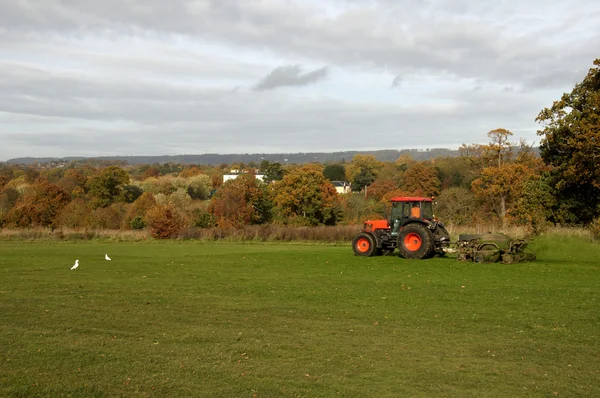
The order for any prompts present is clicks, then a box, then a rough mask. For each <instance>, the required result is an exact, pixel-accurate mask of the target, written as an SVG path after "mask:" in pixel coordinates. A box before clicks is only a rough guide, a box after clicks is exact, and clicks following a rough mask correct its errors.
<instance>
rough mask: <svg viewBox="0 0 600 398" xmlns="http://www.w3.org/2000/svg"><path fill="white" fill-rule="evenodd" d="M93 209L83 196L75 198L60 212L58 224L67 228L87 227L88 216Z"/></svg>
mask: <svg viewBox="0 0 600 398" xmlns="http://www.w3.org/2000/svg"><path fill="white" fill-rule="evenodd" d="M91 212H92V210H91V209H90V208H89V207H88V206H87V204H86V203H85V201H84V200H83V199H81V198H76V199H73V200H72V201H71V202H69V203H68V204H67V205H66V206H65V207H64V208H63V209H62V210H61V212H60V213H59V215H58V217H57V225H58V226H60V227H67V228H84V227H87V225H88V224H87V222H88V217H89V215H90V214H91Z"/></svg>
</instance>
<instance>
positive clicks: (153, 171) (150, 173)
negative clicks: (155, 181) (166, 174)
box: [140, 166, 160, 181]
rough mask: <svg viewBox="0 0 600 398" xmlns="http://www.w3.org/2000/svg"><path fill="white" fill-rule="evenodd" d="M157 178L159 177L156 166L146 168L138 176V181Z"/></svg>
mask: <svg viewBox="0 0 600 398" xmlns="http://www.w3.org/2000/svg"><path fill="white" fill-rule="evenodd" d="M158 176H160V170H159V168H158V167H156V166H148V167H147V168H146V169H145V170H144V171H142V174H140V180H141V181H144V180H145V179H147V178H151V177H154V178H157V177H158Z"/></svg>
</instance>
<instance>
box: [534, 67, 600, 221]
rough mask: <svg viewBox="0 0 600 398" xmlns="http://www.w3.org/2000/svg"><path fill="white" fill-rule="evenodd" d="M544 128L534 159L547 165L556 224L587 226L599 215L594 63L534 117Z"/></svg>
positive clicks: (598, 93)
mask: <svg viewBox="0 0 600 398" xmlns="http://www.w3.org/2000/svg"><path fill="white" fill-rule="evenodd" d="M536 121H537V122H539V123H541V124H543V125H544V128H543V129H542V130H539V131H538V135H541V136H542V137H543V138H542V140H541V144H540V154H541V157H542V159H543V160H544V162H545V163H546V164H548V165H550V166H552V171H551V182H550V185H551V186H553V187H554V195H555V197H556V200H557V207H559V208H562V209H563V210H562V212H561V213H562V215H557V217H555V221H559V222H565V221H567V222H569V221H570V222H590V221H591V220H592V219H593V218H594V217H597V216H598V215H600V167H598V165H599V164H600V58H599V59H596V60H595V61H594V67H592V68H591V69H590V70H589V72H588V74H587V76H585V78H584V79H583V81H582V82H581V83H578V84H576V85H575V87H574V88H573V90H572V91H571V92H570V93H565V94H563V96H562V97H561V99H560V100H558V101H555V102H554V103H553V104H552V106H551V107H550V108H545V109H543V110H542V111H541V112H540V113H539V115H538V116H537V118H536Z"/></svg>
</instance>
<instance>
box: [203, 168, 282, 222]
mask: <svg viewBox="0 0 600 398" xmlns="http://www.w3.org/2000/svg"><path fill="white" fill-rule="evenodd" d="M272 207H273V204H272V202H271V200H270V198H269V194H268V192H267V186H266V184H264V183H263V182H261V181H260V180H258V179H257V178H256V177H254V176H252V175H240V176H238V177H237V178H236V179H233V180H229V181H227V182H226V183H224V184H223V186H222V187H221V188H220V189H219V190H218V191H217V193H216V194H215V196H214V197H213V198H212V200H211V204H210V207H209V211H210V212H211V213H212V214H214V216H215V218H216V220H217V224H218V225H219V226H220V227H241V226H243V225H246V224H264V223H266V222H269V221H270V220H271V209H272Z"/></svg>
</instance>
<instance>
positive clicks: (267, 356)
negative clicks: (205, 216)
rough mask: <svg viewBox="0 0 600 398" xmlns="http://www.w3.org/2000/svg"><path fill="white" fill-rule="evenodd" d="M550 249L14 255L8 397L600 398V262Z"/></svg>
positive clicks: (125, 248) (1, 330)
mask: <svg viewBox="0 0 600 398" xmlns="http://www.w3.org/2000/svg"><path fill="white" fill-rule="evenodd" d="M533 247H534V249H535V250H536V251H537V254H538V261H536V262H534V263H523V264H514V265H502V264H490V265H477V264H472V263H459V262H457V261H456V260H454V259H451V258H437V259H432V260H425V261H409V260H404V259H400V258H398V257H396V256H390V257H375V258H359V257H355V256H353V255H352V251H351V249H350V246H349V245H345V246H334V245H310V244H264V243H256V244H242V243H236V244H227V243H194V242H173V241H170V242H145V243H130V242H129V243H128V242H119V243H117V242H115V243H112V242H95V241H91V242H87V241H86V242H77V243H67V242H45V243H40V242H6V241H4V242H0V396H13V397H31V396H46V397H67V396H70V397H112V396H156V397H164V396H211V397H253V396H258V397H282V396H290V397H292V396H293V397H298V396H300V397H329V396H351V397H358V396H360V397H363V396H365V397H366V396H369V397H398V396H461V397H469V396H471V397H481V396H493V397H497V396H555V395H558V396H590V397H593V396H600V343H599V341H600V336H599V333H600V328H599V327H598V325H599V323H598V314H600V293H599V289H598V285H599V282H600V272H599V271H600V265H599V264H598V262H597V254H598V248H599V247H598V246H597V245H594V244H590V243H588V242H586V241H583V240H581V239H577V238H557V237H543V238H540V239H538V240H537V241H536V242H535V243H534V245H533ZM105 253H108V254H109V255H110V256H111V257H112V258H113V261H110V262H108V261H105V260H104V259H103V257H104V254H105ZM76 258H77V259H79V260H80V263H81V265H80V267H79V269H78V270H76V271H70V270H69V268H70V267H71V265H72V264H73V262H74V260H75V259H76Z"/></svg>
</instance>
